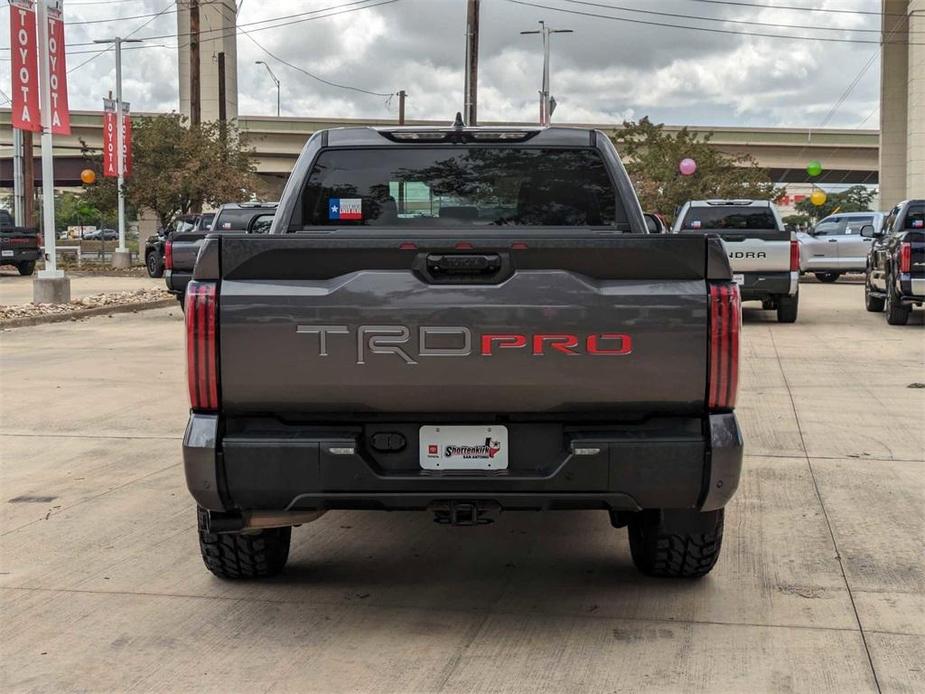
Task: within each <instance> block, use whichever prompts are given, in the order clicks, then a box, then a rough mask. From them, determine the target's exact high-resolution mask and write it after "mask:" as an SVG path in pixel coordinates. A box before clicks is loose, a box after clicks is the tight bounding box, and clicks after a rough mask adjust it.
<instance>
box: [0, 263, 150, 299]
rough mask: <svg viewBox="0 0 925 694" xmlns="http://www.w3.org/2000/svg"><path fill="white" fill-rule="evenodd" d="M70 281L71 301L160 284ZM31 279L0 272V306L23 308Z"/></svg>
mask: <svg viewBox="0 0 925 694" xmlns="http://www.w3.org/2000/svg"><path fill="white" fill-rule="evenodd" d="M68 274H69V275H70V277H71V298H72V299H79V298H81V297H84V296H90V295H91V294H103V293H108V292H125V291H133V290H135V289H161V288H163V287H164V280H162V279H156V278H152V277H132V276H128V275H97V274H89V273H68ZM33 279H34V278H33V277H20V276H19V273H18V272H16V270H15V269H12V268H8V267H4V268H2V270H0V306H6V305H10V304H27V303H30V302H31V301H32V280H33Z"/></svg>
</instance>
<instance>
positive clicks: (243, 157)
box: [98, 114, 259, 226]
mask: <svg viewBox="0 0 925 694" xmlns="http://www.w3.org/2000/svg"><path fill="white" fill-rule="evenodd" d="M252 154H253V150H251V149H248V147H247V142H246V140H245V138H244V137H243V136H242V135H241V134H240V132H239V131H238V129H237V127H236V126H235V125H234V124H231V123H227V124H221V125H220V124H218V123H203V124H202V125H200V126H198V127H194V126H190V125H189V124H188V123H187V119H186V118H185V117H184V116H180V115H177V114H169V115H158V116H152V117H137V116H136V117H135V118H133V119H132V175H131V177H129V178H128V179H127V180H126V185H125V191H126V197H127V199H128V201H129V202H130V203H131V204H132V205H133V206H135V207H136V208H142V207H144V208H147V209H150V210H151V211H153V212H154V213H155V215H157V218H158V222H159V223H160V224H161V225H163V226H166V225H168V224H169V223H170V222H172V221H173V219H174V218H175V217H176V216H177V215H180V214H186V213H188V212H190V211H192V210H193V209H195V208H198V207H200V206H202V205H203V204H206V203H208V204H210V205H220V204H222V203H225V202H230V201H236V200H242V199H247V198H249V197H250V196H251V195H252V194H253V193H254V192H255V191H256V190H258V188H259V181H258V179H257V177H256V175H255V171H256V167H255V165H254V163H253V160H252V158H251V155H252ZM98 180H99V179H98ZM109 180H113V179H109ZM104 194H109V193H106V188H105V187H101V188H100V189H99V192H98V195H101V196H102V195H104Z"/></svg>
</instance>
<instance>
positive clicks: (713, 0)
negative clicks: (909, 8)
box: [687, 0, 906, 17]
mask: <svg viewBox="0 0 925 694" xmlns="http://www.w3.org/2000/svg"><path fill="white" fill-rule="evenodd" d="M687 1H688V2H701V3H704V4H708V5H734V6H736V7H753V8H756V9H759V10H793V11H795V12H828V13H831V14H865V15H875V16H877V17H880V16H883V17H905V16H906V15H904V14H901V13H897V12H876V11H874V10H845V9H832V8H827V7H800V6H798V5H797V6H794V5H768V4H766V3H758V2H733V0H687Z"/></svg>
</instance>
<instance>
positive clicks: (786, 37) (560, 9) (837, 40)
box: [506, 0, 925, 46]
mask: <svg viewBox="0 0 925 694" xmlns="http://www.w3.org/2000/svg"><path fill="white" fill-rule="evenodd" d="M506 1H507V2H510V3H513V4H515V5H524V6H526V7H536V8H539V9H543V10H552V11H554V12H563V13H565V14H573V15H579V16H583V17H593V18H595V19H609V20H611V21H615V22H627V23H630V24H644V25H646V26H656V27H664V28H666V29H680V30H683V31H705V32H708V33H711V34H726V35H733V36H756V37H759V38H768V39H783V40H789V41H807V40H809V41H822V42H826V43H856V44H869V45H880V41H875V40H872V39H847V38H844V39H842V38H834V37H828V36H793V35H792V34H763V33H757V32H754V31H736V30H733V29H714V28H711V27H695V26H678V25H677V24H667V23H665V22H655V21H651V20H646V19H630V18H628V17H614V16H613V15H609V14H600V13H596V12H583V11H581V10H569V9H566V8H564V7H555V6H552V5H542V4H540V3H536V2H527V1H526V0H506ZM568 1H569V0H566V2H568ZM893 43H894V44H908V45H913V46H920V45H925V43H912V42H909V41H894V42H893Z"/></svg>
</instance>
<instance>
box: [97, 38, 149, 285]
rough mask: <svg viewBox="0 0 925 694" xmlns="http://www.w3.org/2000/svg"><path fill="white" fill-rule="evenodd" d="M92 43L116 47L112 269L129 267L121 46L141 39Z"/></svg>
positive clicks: (112, 39) (130, 257) (116, 39)
mask: <svg viewBox="0 0 925 694" xmlns="http://www.w3.org/2000/svg"><path fill="white" fill-rule="evenodd" d="M93 43H111V44H113V45H115V47H116V149H117V150H118V155H117V157H116V161H117V162H118V172H119V247H118V248H116V252H115V253H113V254H112V264H113V267H129V266H130V265H131V264H132V255H131V253H129V250H128V249H127V248H126V247H125V191H124V190H123V189H124V188H125V142H124V141H123V123H122V44H123V43H141V39H124V38H122V37H120V36H116V37H115V38H111V39H99V40H97V41H94V42H93Z"/></svg>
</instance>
